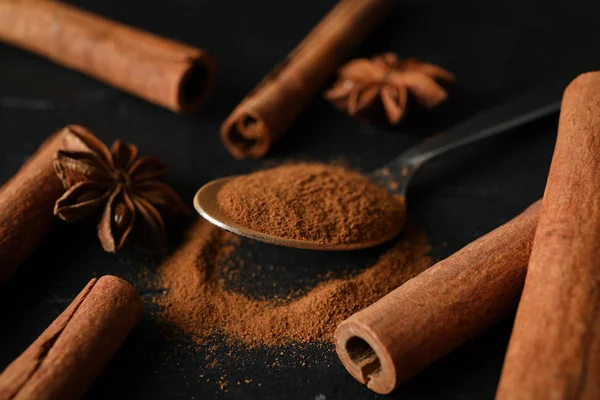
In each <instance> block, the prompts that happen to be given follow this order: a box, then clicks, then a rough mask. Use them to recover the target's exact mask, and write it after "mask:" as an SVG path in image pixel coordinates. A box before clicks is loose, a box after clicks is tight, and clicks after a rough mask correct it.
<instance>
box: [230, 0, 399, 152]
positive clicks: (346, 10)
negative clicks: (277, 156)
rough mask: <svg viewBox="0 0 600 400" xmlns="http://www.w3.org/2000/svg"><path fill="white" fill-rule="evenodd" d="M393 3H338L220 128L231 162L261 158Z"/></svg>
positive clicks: (356, 0)
mask: <svg viewBox="0 0 600 400" xmlns="http://www.w3.org/2000/svg"><path fill="white" fill-rule="evenodd" d="M393 3H394V0H341V1H339V2H338V3H337V4H336V6H335V7H334V8H333V9H332V10H331V11H330V12H329V13H328V14H327V15H326V16H325V17H324V18H323V19H322V20H321V22H319V24H318V25H317V26H316V27H315V28H314V29H313V30H312V31H311V32H310V33H309V34H308V36H306V38H305V39H304V40H303V41H302V42H301V43H300V44H299V45H298V46H297V47H296V48H295V49H294V51H292V52H291V53H290V54H289V55H288V56H287V58H286V60H285V61H284V62H283V63H281V64H280V65H278V66H276V67H275V68H274V69H273V70H272V71H271V72H270V73H269V74H268V75H267V76H266V77H265V78H264V79H263V80H262V82H260V83H259V84H258V86H257V87H256V88H255V89H254V90H253V91H251V92H250V93H249V94H248V95H247V96H246V98H245V99H244V100H242V102H241V103H240V104H239V105H238V106H237V107H236V108H235V110H233V112H232V113H231V115H230V116H229V117H228V118H227V120H225V122H224V123H223V125H222V126H221V138H222V139H223V143H224V144H225V147H227V149H228V150H229V152H230V153H231V154H232V155H233V156H234V157H235V158H259V157H262V156H264V155H265V154H267V152H268V151H269V149H270V147H271V145H272V144H273V143H274V142H275V141H276V140H277V138H278V137H279V136H280V135H281V134H282V133H283V132H284V131H285V130H286V129H287V128H288V127H289V126H290V125H291V123H292V122H293V121H294V120H295V119H296V117H298V115H299V114H300V112H302V110H303V109H304V107H305V106H306V104H307V103H308V101H309V100H310V99H311V98H312V97H313V96H314V95H315V94H316V93H317V92H318V91H319V89H320V88H321V87H322V86H323V85H324V84H325V83H326V81H327V79H328V78H329V77H330V76H331V75H332V74H333V73H334V72H335V69H336V68H337V67H338V66H339V65H340V64H341V63H342V62H343V61H344V60H345V59H346V58H347V57H348V56H349V55H350V53H351V52H352V51H353V50H354V49H355V48H356V47H357V45H358V43H359V42H360V41H361V40H362V39H363V38H364V37H365V36H366V35H367V34H369V33H370V32H371V31H372V30H373V28H374V27H375V26H376V25H377V24H378V23H379V22H380V21H381V20H382V19H383V17H384V16H385V15H386V14H387V13H388V12H389V10H390V9H391V7H392V5H393Z"/></svg>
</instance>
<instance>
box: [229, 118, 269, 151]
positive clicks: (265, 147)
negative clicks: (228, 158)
mask: <svg viewBox="0 0 600 400" xmlns="http://www.w3.org/2000/svg"><path fill="white" fill-rule="evenodd" d="M221 139H222V140H223V144H224V145H225V147H226V148H227V150H229V152H230V153H231V155H233V156H234V157H235V158H237V159H244V158H260V157H262V156H264V155H265V154H267V152H268V151H269V148H270V147H271V142H272V139H273V138H272V134H271V131H270V130H269V128H268V127H267V124H266V123H265V121H264V120H263V119H262V118H261V117H260V116H259V115H258V114H256V113H253V112H250V111H245V110H243V111H240V112H238V113H235V114H232V115H231V116H230V117H229V118H228V119H227V120H226V121H225V123H224V124H223V126H222V127H221Z"/></svg>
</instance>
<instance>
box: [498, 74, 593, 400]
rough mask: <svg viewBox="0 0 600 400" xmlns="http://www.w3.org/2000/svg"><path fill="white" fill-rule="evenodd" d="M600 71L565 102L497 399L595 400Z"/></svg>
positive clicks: (572, 89)
mask: <svg viewBox="0 0 600 400" xmlns="http://www.w3.org/2000/svg"><path fill="white" fill-rule="evenodd" d="M599 279H600V72H591V73H587V74H583V75H580V76H579V77H577V78H576V79H575V80H574V81H573V82H571V84H570V85H569V86H568V87H567V89H566V91H565V93H564V96H563V101H562V108H561V113H560V121H559V126H558V137H557V141H556V147H555V150H554V155H553V158H552V164H551V167H550V173H549V176H548V181H547V183H546V191H545V194H544V201H543V204H542V208H541V211H540V220H539V224H538V229H537V232H536V234H535V241H534V245H533V250H532V253H531V259H530V261H529V269H528V272H527V279H526V282H525V287H524V289H523V296H522V297H521V301H520V303H519V309H518V311H517V317H516V320H515V325H514V328H513V333H512V337H511V339H510V344H509V347H508V352H507V354H506V359H505V362H504V368H503V371H502V376H501V379H500V385H499V387H498V392H497V396H496V398H497V399H511V400H514V399H517V400H518V399H534V400H535V399H544V400H545V399H549V400H552V399H599V398H600V380H598V377H599V376H600V314H599V313H598V310H600V284H599V282H600V281H599Z"/></svg>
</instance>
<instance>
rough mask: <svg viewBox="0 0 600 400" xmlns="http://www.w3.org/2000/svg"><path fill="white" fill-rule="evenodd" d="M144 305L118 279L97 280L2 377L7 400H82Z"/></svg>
mask: <svg viewBox="0 0 600 400" xmlns="http://www.w3.org/2000/svg"><path fill="white" fill-rule="evenodd" d="M141 312H142V301H141V299H140V297H139V295H138V294H137V292H136V291H135V289H134V288H133V287H132V286H131V285H130V284H129V283H127V282H125V281H124V280H122V279H119V278H117V277H115V276H110V275H107V276H103V277H102V278H100V279H92V280H91V281H90V283H88V284H87V286H86V287H85V288H84V289H83V291H82V292H81V293H79V295H78V296H77V298H75V300H73V302H72V303H71V304H70V305H69V307H67V309H66V310H65V311H63V313H62V314H60V315H59V316H58V318H56V319H55V320H54V322H53V323H52V324H51V325H50V326H49V327H48V328H47V329H46V330H45V331H44V332H43V333H42V334H41V335H40V337H38V338H37V339H36V340H35V342H33V343H32V344H31V346H29V348H27V350H25V352H24V353H23V354H21V355H20V356H19V358H17V359H16V360H15V361H13V362H12V363H11V364H10V365H9V366H8V367H7V368H6V369H5V370H4V372H2V374H1V375H0V398H2V399H37V400H43V399H79V398H81V397H82V396H83V394H84V393H85V391H86V390H87V389H88V387H89V386H90V384H91V383H92V382H93V380H94V379H95V378H96V376H97V375H98V374H99V373H100V372H101V371H102V369H103V368H104V367H105V366H106V364H108V362H109V360H110V359H111V357H112V356H113V354H114V353H115V352H116V350H117V349H118V348H119V346H120V345H121V343H122V342H123V341H124V340H125V338H126V337H127V336H128V335H129V333H130V332H131V330H132V329H133V327H134V326H135V324H136V323H137V322H138V320H139V319H140V316H141Z"/></svg>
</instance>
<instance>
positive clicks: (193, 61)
mask: <svg viewBox="0 0 600 400" xmlns="http://www.w3.org/2000/svg"><path fill="white" fill-rule="evenodd" d="M0 40H2V41H5V42H7V43H9V44H12V45H15V46H19V47H22V48H24V49H26V50H29V51H32V52H34V53H37V54H39V55H42V56H44V57H47V58H49V59H50V60H52V61H54V62H56V63H58V64H61V65H63V66H65V67H67V68H71V69H75V70H78V71H80V72H83V73H85V74H88V75H90V76H93V77H95V78H97V79H99V80H101V81H104V82H106V83H109V84H111V85H114V86H116V87H119V88H121V89H123V90H125V91H128V92H130V93H132V94H134V95H136V96H139V97H142V98H144V99H146V100H148V101H150V102H152V103H155V104H157V105H159V106H162V107H166V108H168V109H171V110H173V111H176V112H191V111H194V110H196V109H197V108H198V107H200V106H201V105H202V103H203V102H204V100H205V99H206V98H207V96H208V95H209V94H210V92H211V91H212V87H213V81H214V75H215V64H214V62H213V59H212V57H211V56H210V55H209V54H208V53H207V52H205V51H204V50H201V49H197V48H194V47H191V46H187V45H184V44H182V43H179V42H176V41H173V40H168V39H164V38H161V37H158V36H156V35H153V34H150V33H147V32H143V31H141V30H139V29H135V28H132V27H129V26H126V25H123V24H120V23H118V22H115V21H111V20H109V19H106V18H102V17H100V16H97V15H94V14H91V13H88V12H85V11H82V10H80V9H77V8H75V7H72V6H69V5H67V4H63V3H60V2H56V1H53V0H3V1H0Z"/></svg>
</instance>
